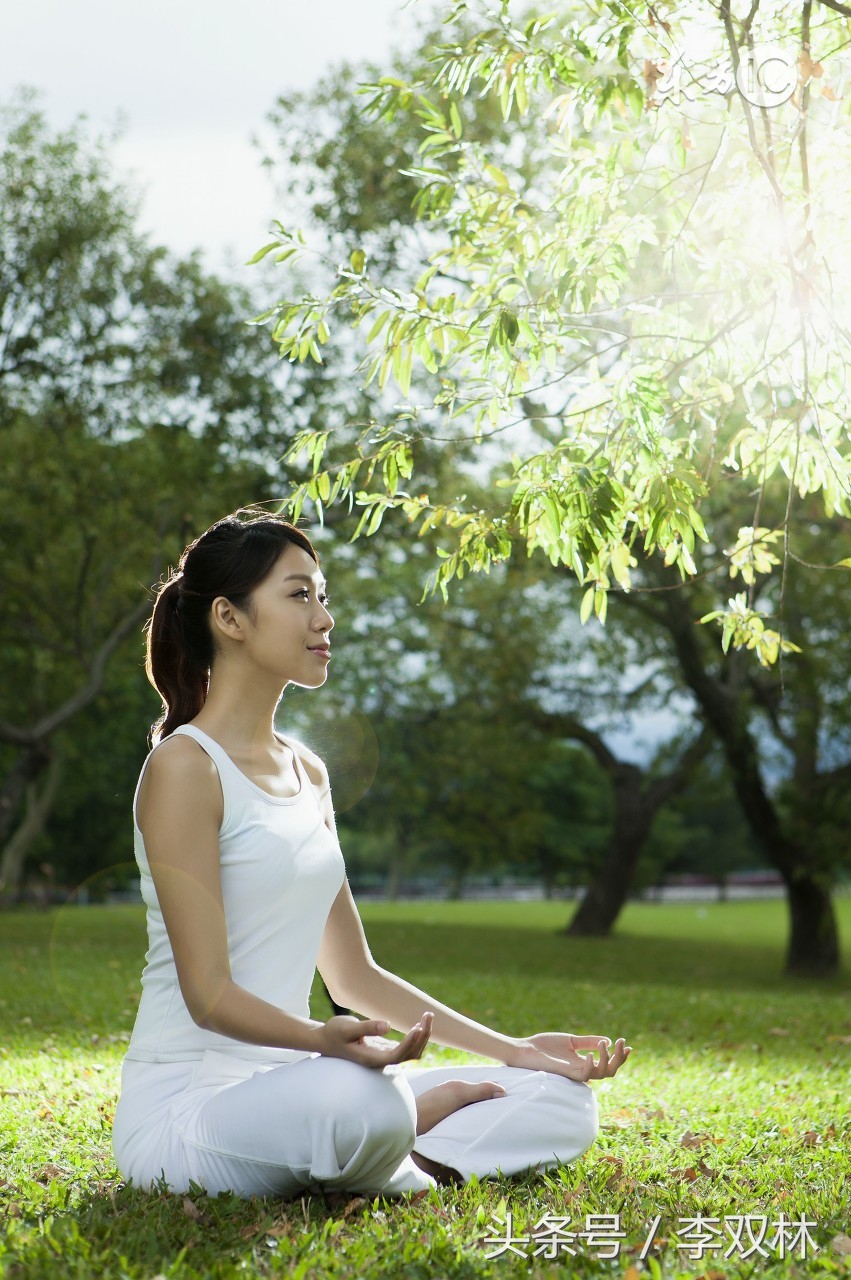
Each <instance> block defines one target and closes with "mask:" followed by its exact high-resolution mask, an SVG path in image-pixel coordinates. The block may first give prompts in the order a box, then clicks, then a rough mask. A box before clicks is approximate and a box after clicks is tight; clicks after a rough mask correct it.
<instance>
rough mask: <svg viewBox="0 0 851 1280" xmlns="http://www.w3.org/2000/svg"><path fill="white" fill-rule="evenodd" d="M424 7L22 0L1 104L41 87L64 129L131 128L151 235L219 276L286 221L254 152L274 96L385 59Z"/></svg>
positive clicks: (395, 2) (340, 1)
mask: <svg viewBox="0 0 851 1280" xmlns="http://www.w3.org/2000/svg"><path fill="white" fill-rule="evenodd" d="M415 5H416V11H415V7H414V6H415ZM431 7H432V6H431V5H429V8H431ZM422 10H423V0H410V3H408V4H407V6H406V5H405V0H317V2H316V3H313V4H293V3H283V2H282V0H278V2H277V3H273V0H242V3H241V4H238V5H237V4H234V3H233V0H203V3H201V0H168V2H167V0H147V3H145V4H144V5H131V4H127V3H122V0H12V2H11V3H9V4H6V5H5V6H4V11H3V22H2V41H0V96H1V97H2V98H3V99H4V100H7V99H8V98H9V95H10V93H11V91H12V89H13V88H14V87H15V86H16V85H19V84H27V85H32V86H34V87H35V88H37V89H39V90H40V91H42V93H43V96H44V105H45V107H46V110H47V113H48V116H49V119H50V121H51V123H52V124H54V125H60V126H61V125H67V124H69V123H70V122H71V120H73V118H74V117H75V116H76V115H78V114H79V113H81V112H83V113H85V114H86V115H87V116H88V117H89V121H90V123H91V126H92V127H93V128H94V129H95V130H96V131H104V130H106V131H111V130H112V129H113V128H114V127H115V126H116V125H117V124H118V123H119V121H121V122H123V129H122V136H121V139H120V140H119V142H118V143H117V145H116V147H115V149H114V155H115V157H116V160H117V161H118V163H119V164H120V166H121V167H122V168H123V169H125V170H128V169H129V170H133V171H134V173H135V175H136V178H137V180H138V183H139V184H140V185H141V186H142V187H144V189H145V199H144V206H143V218H142V220H143V225H144V226H145V227H146V229H148V230H150V231H152V232H153V233H154V235H155V236H156V238H157V239H158V240H159V241H161V242H162V243H164V244H167V245H168V246H169V247H171V248H173V249H175V250H177V251H179V252H187V251H188V250H190V249H193V248H195V247H196V246H200V247H202V248H203V249H204V250H205V252H206V254H207V263H208V265H209V266H211V267H215V268H217V269H218V268H221V267H222V266H223V265H224V264H226V263H233V264H236V263H241V262H244V261H245V259H246V258H247V257H249V256H250V255H251V254H252V253H253V252H254V250H255V249H257V248H258V247H259V246H260V245H261V244H262V243H263V241H264V239H265V238H266V237H265V231H266V229H267V227H268V224H269V220H270V218H271V217H272V216H281V217H283V218H284V220H286V213H285V211H282V210H281V209H280V208H278V207H275V205H274V204H273V201H272V197H271V193H270V186H269V182H268V179H267V178H266V177H265V176H264V174H263V173H262V171H261V169H260V167H259V164H258V156H257V153H256V152H255V151H254V149H253V148H252V146H251V136H252V134H256V133H261V132H262V130H263V121H264V117H265V116H266V114H267V113H268V111H269V109H270V108H271V106H272V105H273V103H274V101H275V99H276V97H277V96H278V95H279V94H280V93H282V92H285V91H287V90H292V89H303V88H308V87H309V86H310V85H311V84H312V83H313V82H314V81H315V80H316V79H317V78H318V77H319V76H320V75H321V74H322V73H323V71H325V70H326V69H327V68H328V67H330V66H332V65H334V64H337V63H339V62H341V61H343V60H349V61H351V62H358V61H360V60H362V59H364V58H372V59H375V60H381V59H383V58H384V57H385V56H386V55H387V53H388V51H389V50H390V48H391V46H393V45H394V44H398V43H402V44H404V43H405V37H406V36H407V37H408V40H409V41H410V39H411V38H412V37H411V33H412V31H413V27H414V23H415V18H416V16H417V15H421V14H422ZM306 127H307V126H306Z"/></svg>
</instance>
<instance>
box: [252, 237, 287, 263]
mask: <svg viewBox="0 0 851 1280" xmlns="http://www.w3.org/2000/svg"><path fill="white" fill-rule="evenodd" d="M280 246H281V242H280V240H270V242H269V243H268V244H264V246H263V248H262V249H258V250H257V252H256V253H255V254H254V256H253V257H251V258H249V259H248V261H247V262H246V264H245V265H246V266H247V267H253V266H254V263H255V262H259V261H260V259H261V258H265V257H266V254H267V253H271V252H272V250H273V249H279V248H280Z"/></svg>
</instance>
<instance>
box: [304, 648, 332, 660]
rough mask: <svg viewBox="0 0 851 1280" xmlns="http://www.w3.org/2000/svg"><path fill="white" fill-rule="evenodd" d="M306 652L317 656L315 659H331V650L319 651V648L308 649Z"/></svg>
mask: <svg viewBox="0 0 851 1280" xmlns="http://www.w3.org/2000/svg"><path fill="white" fill-rule="evenodd" d="M308 652H309V653H315V654H316V655H317V657H320V658H330V657H331V650H330V649H321V648H319V649H309V650H308Z"/></svg>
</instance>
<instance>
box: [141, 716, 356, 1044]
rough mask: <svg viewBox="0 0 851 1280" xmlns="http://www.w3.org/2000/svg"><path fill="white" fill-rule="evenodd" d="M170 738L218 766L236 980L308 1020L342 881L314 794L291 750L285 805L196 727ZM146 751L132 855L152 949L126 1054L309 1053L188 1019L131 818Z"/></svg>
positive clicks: (339, 858) (333, 841)
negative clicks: (293, 780) (294, 781)
mask: <svg viewBox="0 0 851 1280" xmlns="http://www.w3.org/2000/svg"><path fill="white" fill-rule="evenodd" d="M175 734H184V735H187V736H188V737H191V738H194V739H195V741H196V742H198V743H199V745H200V746H201V747H203V749H204V751H206V752H207V754H208V755H209V756H210V757H211V759H212V760H213V762H214V763H215V765H216V768H217V769H218V772H219V778H220V780H221V785H222V795H223V797H224V815H223V818H222V825H221V827H220V828H219V847H220V850H221V876H222V899H223V901H224V907H225V917H226V920H227V933H228V953H229V956H230V966H231V974H232V976H233V980H234V982H236V983H237V984H238V985H239V986H242V987H245V988H246V989H247V990H248V991H251V992H252V993H253V994H254V995H256V996H259V997H260V998H261V999H262V1000H268V1001H269V1003H270V1004H274V1005H277V1006H278V1008H280V1009H284V1010H285V1011H286V1012H287V1013H291V1014H294V1015H296V1016H297V1017H300V1018H308V1017H309V1016H310V1009H309V997H310V988H311V985H312V983H313V975H314V973H315V971H316V956H317V953H318V951H319V944H320V942H321V941H322V932H323V929H324V928H325V919H326V917H327V915H328V912H329V911H330V909H331V905H332V903H333V901H334V899H335V898H336V896H337V893H338V891H339V889H340V886H341V885H342V883H343V878H344V876H345V866H344V863H343V855H342V853H341V852H340V845H339V842H338V841H337V838H336V836H334V835H333V834H332V832H331V831H330V830H329V829H328V827H327V826H326V825H325V820H324V817H323V814H322V809H321V805H320V802H319V797H318V796H317V794H316V790H315V788H314V787H313V786H312V784H311V782H310V779H309V778H308V777H307V774H306V773H305V770H304V766H303V765H302V763H301V761H300V760H299V758H298V752H297V751H296V750H295V748H294V747H293V748H292V750H293V755H294V757H295V763H296V770H297V772H298V777H299V780H300V783H301V789H300V790H299V791H298V793H297V794H296V795H294V796H288V797H286V798H284V799H281V798H279V797H276V796H272V795H269V794H268V792H266V791H264V790H263V789H262V788H261V787H258V786H257V785H256V783H254V782H252V781H251V779H250V778H248V777H246V775H245V774H244V773H243V772H242V771H241V770H240V769H238V768H237V767H236V765H235V764H234V763H233V761H232V760H231V758H230V756H229V755H228V754H227V752H226V751H225V750H224V748H223V747H221V746H220V745H219V743H218V742H216V741H215V740H214V739H213V738H211V737H210V736H209V735H208V734H206V733H204V732H203V730H201V729H197V728H196V727H195V725H191V724H184V725H181V726H180V727H179V728H177V729H175V730H174V734H172V735H171V736H172V737H174V736H175ZM279 736H280V735H279ZM282 740H283V741H284V742H285V744H286V745H287V746H290V745H291V744H290V743H289V742H287V740H286V739H282ZM164 741H168V739H164ZM158 745H159V744H158ZM156 749H157V748H156V747H155V748H154V751H155V750H156ZM151 755H153V751H152V752H151V753H150V755H149V756H148V759H147V760H146V761H145V763H144V764H143V766H142V771H141V773H140V774H139V783H138V785H137V787H136V794H135V796H134V797H133V827H134V852H135V855H136V861H137V863H138V865H139V873H140V876H141V881H142V897H143V899H144V901H145V905H146V907H147V922H148V941H149V946H148V952H147V955H146V957H145V960H146V963H145V969H144V972H143V973H142V999H141V1001H140V1003H139V1009H138V1013H137V1015H136V1022H135V1025H134V1027H133V1034H132V1036H131V1037H130V1044H129V1046H128V1049H127V1057H128V1058H131V1059H135V1060H141V1061H144V1062H174V1061H184V1062H185V1061H196V1060H197V1059H198V1058H200V1057H201V1055H202V1054H203V1053H204V1052H205V1050H207V1049H214V1050H215V1051H216V1052H217V1053H233V1054H234V1055H235V1056H236V1057H239V1058H244V1057H246V1056H248V1057H250V1058H252V1059H253V1060H254V1061H256V1062H295V1061H298V1060H300V1059H301V1058H305V1057H308V1056H309V1055H308V1054H306V1053H304V1052H302V1051H300V1050H298V1049H278V1048H273V1047H267V1046H265V1045H248V1044H246V1042H245V1041H244V1040H236V1039H232V1038H231V1037H230V1036H223V1035H220V1034H219V1033H218V1032H216V1031H207V1030H205V1029H204V1028H203V1027H199V1026H198V1024H197V1023H196V1022H194V1021H193V1020H192V1017H191V1016H190V1014H189V1010H188V1009H187V1008H186V1004H185V1002H184V1000H183V997H182V995H181V992H180V985H179V983H178V980H177V970H176V968H175V965H174V956H173V954H172V950H171V943H170V942H169V938H168V933H167V932H166V927H165V924H164V922H163V917H162V912H161V911H160V907H159V903H158V901H157V895H156V890H155V888H154V882H153V879H152V878H151V872H150V867H149V866H148V859H147V856H146V854H145V840H144V837H143V835H142V832H141V831H140V830H139V826H138V823H137V821H136V802H137V800H138V797H139V788H140V787H141V785H142V778H143V777H144V774H145V769H146V767H147V764H148V760H150V758H151ZM191 888H192V886H190V890H191ZM196 891H197V889H196Z"/></svg>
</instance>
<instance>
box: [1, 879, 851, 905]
mask: <svg viewBox="0 0 851 1280" xmlns="http://www.w3.org/2000/svg"><path fill="white" fill-rule="evenodd" d="M352 890H353V892H354V895H355V897H356V898H357V899H358V900H359V901H360V902H388V901H389V900H390V899H389V897H388V894H387V889H386V885H385V884H384V883H383V882H380V881H377V880H375V879H374V878H373V879H371V880H367V881H362V880H359V879H358V877H357V876H353V877H352ZM834 893H835V894H836V895H838V896H844V895H846V894H849V893H851V881H846V882H842V883H840V884H837V885H836V886H835V887H834ZM584 896H585V889H584V887H582V886H572V885H558V886H556V887H555V888H554V889H553V890H552V892H551V893H550V895H549V901H574V902H578V901H580V900H581V899H582V898H583V897H584ZM784 896H785V889H784V887H783V881H782V880H781V878H780V876H778V875H777V874H776V873H774V872H772V871H754V872H737V873H734V874H732V875H730V876H728V877H727V879H726V881H724V882H723V883H719V882H718V881H713V880H711V879H710V878H709V877H708V876H697V875H694V876H689V875H683V876H669V877H667V878H666V879H665V880H664V881H663V882H662V883H661V884H658V885H651V886H650V887H648V888H645V889H642V890H640V891H639V892H637V893H635V894H633V895H632V897H631V901H633V902H636V901H637V902H724V901H726V902H736V901H754V900H758V899H766V900H768V899H772V898H783V897H784ZM459 897H460V898H461V899H462V900H463V901H464V902H544V901H547V900H548V898H547V893H546V891H545V889H544V886H543V885H542V884H540V883H539V882H537V881H519V880H506V881H503V882H502V883H501V884H493V883H490V884H487V883H481V882H476V881H472V880H471V881H470V882H468V883H465V884H464V885H463V887H462V890H461V893H460V895H459V894H458V892H457V891H455V892H453V888H452V885H451V884H450V882H449V881H448V880H446V881H438V880H433V879H429V880H403V881H402V882H401V884H400V885H399V888H398V892H397V894H396V897H395V899H394V900H395V901H397V902H416V901H429V902H446V901H450V900H452V899H453V898H456V899H457V898H459ZM141 902H142V894H141V888H140V883H139V881H138V880H137V881H135V882H132V881H131V882H130V883H129V884H128V885H127V886H126V887H125V888H123V889H120V890H118V889H110V890H106V891H105V892H102V893H98V894H97V895H95V894H92V892H91V891H90V889H89V887H88V886H87V885H82V886H80V887H79V888H77V889H70V888H66V887H63V886H58V885H53V886H51V890H50V892H46V891H45V890H44V889H43V888H40V887H39V888H35V887H33V886H28V887H27V889H25V890H24V891H22V892H21V893H20V894H19V895H18V897H17V898H16V900H15V902H14V903H13V904H10V905H16V906H37V907H42V908H47V907H50V906H61V905H63V904H66V903H68V904H72V905H78V906H93V905H97V904H105V905H109V904H119V903H128V904H139V905H141Z"/></svg>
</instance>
